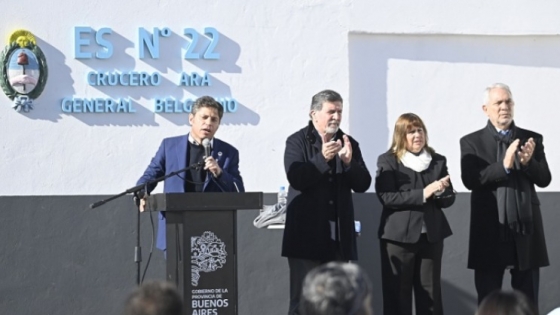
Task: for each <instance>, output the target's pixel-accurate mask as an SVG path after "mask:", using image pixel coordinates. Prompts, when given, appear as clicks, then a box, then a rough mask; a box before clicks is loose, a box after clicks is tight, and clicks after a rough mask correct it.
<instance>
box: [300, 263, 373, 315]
mask: <svg viewBox="0 0 560 315" xmlns="http://www.w3.org/2000/svg"><path fill="white" fill-rule="evenodd" d="M370 300H371V283H370V281H369V279H368V278H367V276H366V274H365V273H364V271H363V270H362V269H361V268H360V267H359V266H358V265H356V264H351V263H341V262H331V263H328V264H326V265H321V266H319V267H317V268H315V269H313V270H311V271H310V272H309V273H308V274H307V276H306V277H305V281H304V283H303V289H302V294H301V301H300V311H301V312H302V314H304V315H319V314H329V315H362V314H363V315H370V314H373V310H372V309H371V305H369V303H370Z"/></svg>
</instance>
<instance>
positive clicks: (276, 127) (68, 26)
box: [0, 0, 560, 195]
mask: <svg viewBox="0 0 560 315" xmlns="http://www.w3.org/2000/svg"><path fill="white" fill-rule="evenodd" d="M3 9H4V12H12V13H13V14H5V15H4V16H3V18H2V19H0V33H2V34H3V35H0V38H7V37H8V36H9V35H10V34H11V33H12V32H13V31H15V30H16V29H26V30H29V31H31V32H32V33H33V34H34V35H35V36H36V37H37V38H38V44H39V46H40V47H41V49H42V50H43V52H44V53H45V55H46V57H47V62H48V67H49V80H48V83H47V86H46V88H45V91H44V92H43V94H42V95H41V96H40V97H39V98H38V99H37V100H36V101H35V103H36V106H35V109H34V110H33V111H32V112H31V113H28V114H22V113H17V112H15V111H14V110H13V109H12V108H11V107H10V100H9V99H8V98H7V97H6V96H4V95H3V94H2V95H0V103H1V104H0V125H1V126H2V130H3V131H2V136H1V137H0V148H1V150H0V161H2V163H0V174H1V178H2V179H3V180H4V184H3V185H0V195H67V194H111V193H118V192H121V191H124V189H126V188H129V187H130V186H133V185H134V183H135V182H136V180H137V178H138V177H139V176H140V175H141V173H142V172H143V170H144V169H145V167H146V166H147V164H148V162H149V160H150V158H151V157H152V156H153V154H154V153H155V151H156V149H157V147H158V146H159V143H160V141H161V139H162V138H163V137H166V136H173V135H179V134H183V133H186V132H187V131H188V125H187V124H186V122H187V117H186V115H180V114H164V115H162V114H155V113H153V112H152V110H151V108H152V101H153V99H154V98H155V97H162V96H174V97H177V98H186V97H196V96H200V95H205V94H210V95H223V96H231V97H234V98H235V99H237V100H238V101H239V102H240V105H241V106H240V110H239V111H238V112H237V113H234V114H226V116H225V117H224V119H223V121H222V126H221V127H220V130H219V131H218V133H217V137H219V138H221V139H223V140H225V141H228V142H230V143H232V144H234V145H235V146H236V147H237V148H238V149H239V150H240V152H241V172H242V175H243V177H244V181H245V185H246V188H247V190H249V191H276V190H277V189H278V186H280V185H285V184H286V179H285V174H284V167H283V151H284V144H285V139H286V137H287V136H288V135H290V134H291V133H293V132H295V131H296V130H298V129H300V128H301V127H303V126H304V125H305V124H306V123H307V113H308V110H309V103H310V99H311V96H312V95H313V94H315V93H316V92H318V91H320V90H322V89H325V88H332V89H335V90H337V91H339V92H340V93H341V94H342V95H343V97H344V98H345V112H344V118H343V129H344V130H345V131H347V132H349V133H350V134H352V135H354V136H355V137H356V138H357V140H358V141H359V142H360V144H361V147H362V150H363V151H364V155H365V157H366V163H367V164H368V166H369V169H370V171H371V172H372V174H374V173H375V160H376V157H377V155H379V154H380V153H382V152H383V151H384V150H386V149H387V146H388V139H389V136H390V131H391V130H392V126H393V124H394V121H395V119H396V118H397V117H398V115H400V114H401V113H403V112H409V111H412V112H415V113H417V114H419V115H420V116H421V117H422V118H423V119H424V120H425V122H426V124H427V126H428V129H429V132H430V144H431V145H432V146H434V147H435V148H436V150H437V151H439V152H441V153H442V154H444V155H446V156H447V157H448V159H449V168H450V172H451V175H452V178H454V179H455V185H456V186H457V188H458V190H460V191H464V190H465V189H464V187H463V186H462V185H460V180H459V178H460V172H459V144H458V140H459V138H460V137H461V136H462V135H464V134H466V133H468V132H470V131H474V130H476V129H479V128H482V127H483V126H484V124H485V117H484V114H483V113H482V111H481V109H480V105H481V99H482V91H483V89H484V87H485V86H487V85H488V84H490V83H493V82H497V81H501V82H505V83H508V84H510V86H511V87H512V90H513V93H514V97H515V100H516V103H517V105H516V117H517V119H516V122H517V124H518V125H519V126H522V127H525V128H529V129H534V130H536V131H538V132H540V133H542V134H543V135H544V136H545V146H546V153H547V156H548V160H549V164H550V166H551V169H552V171H553V174H554V171H555V170H557V169H560V168H559V167H557V164H558V163H559V162H558V161H559V155H560V152H559V151H558V150H557V149H556V148H555V141H554V136H555V133H554V132H555V129H556V128H555V127H556V118H555V115H554V114H555V113H557V112H558V109H557V108H558V104H559V103H560V92H558V91H559V89H557V88H555V87H556V84H557V82H558V80H557V78H559V77H560V71H559V70H560V62H559V61H557V60H559V57H558V53H557V52H558V51H559V48H560V44H559V42H560V41H559V39H560V37H559V36H558V33H559V30H560V20H558V18H557V16H556V14H555V13H557V12H559V9H560V3H556V2H555V1H532V2H528V1H521V0H514V1H507V2H506V1H493V2H491V3H487V1H479V0H477V1H464V2H461V3H458V2H450V1H443V0H438V1H430V2H429V3H427V2H425V1H423V2H418V1H404V0H400V1H367V0H359V1H327V0H325V1H318V0H315V1H295V0H293V1H283V2H275V3H272V2H265V1H256V0H247V1H230V2H226V1H204V2H185V1H154V0H150V1H148V0H139V1H135V2H134V4H132V3H131V2H122V1H108V0H100V1H95V2H81V3H80V2H71V1H61V0H53V1H48V2H37V1H9V2H7V3H5V4H4V6H3ZM18 12H19V13H18ZM75 26H90V27H92V28H94V29H100V28H102V27H110V28H111V29H112V30H113V32H114V33H113V34H112V35H111V40H114V42H115V52H114V56H113V57H112V58H111V59H109V60H95V59H91V60H78V59H75V58H74V53H73V48H74V39H73V29H74V27H75ZM206 26H213V27H215V28H216V29H217V30H218V31H219V32H220V33H221V35H222V41H220V44H219V46H218V47H217V48H216V50H217V51H219V52H220V53H221V54H222V59H220V60H218V61H202V60H200V61H187V60H183V59H181V54H182V52H184V51H183V50H181V47H182V46H183V45H185V44H186V43H187V41H186V39H185V37H184V36H183V35H182V29H183V28H186V27H192V28H195V29H197V30H202V29H203V28H204V27H206ZM139 27H144V28H146V29H148V30H151V29H152V28H153V27H169V28H170V29H171V30H172V31H173V32H174V34H173V35H172V36H171V37H170V38H165V39H162V40H161V43H162V44H161V45H162V47H165V48H166V49H165V50H163V51H162V57H161V58H160V59H159V60H140V59H139V58H138V56H137V48H136V47H135V45H137V32H138V28H139ZM6 44H7V41H6V42H4V45H6ZM91 70H96V71H114V70H120V71H147V72H154V71H157V72H160V73H161V74H162V75H163V76H164V78H165V82H164V83H163V84H162V85H161V86H159V87H157V88H156V87H141V88H140V87H138V88H131V87H128V88H125V87H101V88H98V87H92V86H90V85H88V84H87V82H86V80H85V74H86V73H87V72H88V71H91ZM205 70H206V71H208V72H209V73H210V74H211V76H212V77H213V83H214V84H213V86H212V87H200V88H191V87H178V86H176V85H175V82H176V81H177V75H178V73H180V72H182V71H185V72H191V71H198V72H202V71H205ZM67 96H74V97H81V98H95V97H111V98H118V97H123V96H130V97H131V98H132V100H133V102H134V104H135V106H136V109H137V112H136V113H134V114H78V113H74V114H65V113H62V112H61V110H60V101H61V100H62V98H63V97H67ZM559 187H560V182H557V181H553V183H552V184H551V186H549V187H548V188H547V189H546V190H547V191H558V190H559ZM372 190H373V189H372Z"/></svg>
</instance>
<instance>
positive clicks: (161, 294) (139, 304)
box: [125, 281, 183, 315]
mask: <svg viewBox="0 0 560 315" xmlns="http://www.w3.org/2000/svg"><path fill="white" fill-rule="evenodd" d="M182 314H183V300H182V299H181V296H180V295H179V293H178V292H177V289H176V288H175V286H173V285H172V284H171V283H169V282H164V281H151V282H146V283H144V284H143V285H142V286H140V287H138V288H137V289H136V290H134V292H132V293H131V294H130V295H129V297H128V299H127V300H126V306H125V315H182Z"/></svg>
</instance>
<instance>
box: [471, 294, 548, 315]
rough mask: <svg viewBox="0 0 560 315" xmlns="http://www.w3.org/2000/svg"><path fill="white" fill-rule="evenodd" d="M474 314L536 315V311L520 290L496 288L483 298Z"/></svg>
mask: <svg viewBox="0 0 560 315" xmlns="http://www.w3.org/2000/svg"><path fill="white" fill-rule="evenodd" d="M476 315H538V312H537V309H536V308H535V306H534V305H533V302H531V301H530V300H529V298H527V296H526V295H525V294H523V293H522V292H520V291H515V290H514V291H502V290H496V291H494V292H492V293H490V294H489V295H488V296H486V298H484V300H483V301H482V303H481V304H480V307H479V308H478V312H476Z"/></svg>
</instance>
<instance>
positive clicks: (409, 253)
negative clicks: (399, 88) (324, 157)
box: [375, 113, 455, 315]
mask: <svg viewBox="0 0 560 315" xmlns="http://www.w3.org/2000/svg"><path fill="white" fill-rule="evenodd" d="M375 190H376V193H377V196H378V197H379V200H380V201H381V204H382V205H383V212H382V214H381V219H380V225H379V233H378V234H379V238H380V250H381V270H382V283H383V310H384V312H383V313H384V314H391V315H410V314H412V307H413V306H412V294H413V292H414V300H415V308H416V314H417V315H424V314H443V303H442V300H441V258H442V254H443V239H444V238H446V237H448V236H450V235H451V228H450V227H449V223H448V222H447V219H446V218H445V215H444V214H443V211H442V208H447V207H449V206H451V205H452V204H453V202H454V201H455V194H454V191H453V187H452V185H451V181H450V179H449V174H448V172H447V161H446V159H445V157H444V156H442V155H439V154H437V153H435V151H434V150H433V149H432V148H430V147H429V146H428V132H427V130H426V126H425V125H424V123H423V122H422V119H420V117H418V116H417V115H415V114H412V113H407V114H403V115H401V116H400V117H399V118H398V119H397V122H396V124H395V130H394V133H393V143H392V144H391V148H390V149H389V151H387V152H386V153H384V154H382V155H380V156H379V158H378V160H377V176H376V182H375Z"/></svg>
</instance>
